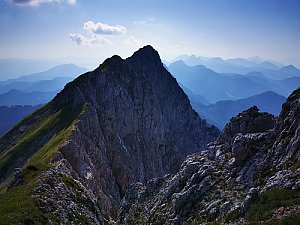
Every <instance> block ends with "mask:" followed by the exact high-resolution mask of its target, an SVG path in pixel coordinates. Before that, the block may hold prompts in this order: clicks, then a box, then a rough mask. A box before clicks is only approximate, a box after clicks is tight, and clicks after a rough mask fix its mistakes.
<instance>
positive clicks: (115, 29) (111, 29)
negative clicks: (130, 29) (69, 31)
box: [83, 21, 127, 35]
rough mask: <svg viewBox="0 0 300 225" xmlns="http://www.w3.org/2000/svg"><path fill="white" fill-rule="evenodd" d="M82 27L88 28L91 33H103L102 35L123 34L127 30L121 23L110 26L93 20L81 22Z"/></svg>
mask: <svg viewBox="0 0 300 225" xmlns="http://www.w3.org/2000/svg"><path fill="white" fill-rule="evenodd" d="M83 29H85V30H88V31H89V32H91V33H93V34H104V35H117V34H124V33H126V32H127V30H126V27H123V26H121V25H116V26H111V25H108V24H105V23H100V22H99V23H94V22H93V21H87V22H86V23H84V24H83Z"/></svg>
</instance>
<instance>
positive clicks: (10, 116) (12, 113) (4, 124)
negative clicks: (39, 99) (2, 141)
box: [0, 105, 41, 136]
mask: <svg viewBox="0 0 300 225" xmlns="http://www.w3.org/2000/svg"><path fill="white" fill-rule="evenodd" d="M40 107H41V105H36V106H31V105H24V106H22V105H16V106H12V107H7V106H0V119H1V121H0V136H1V135H3V134H4V133H5V132H7V131H8V130H9V129H11V128H12V127H13V126H14V125H15V124H16V123H18V122H19V121H20V120H22V119H23V118H24V117H25V116H27V115H29V114H31V113H32V112H34V111H35V110H37V109H38V108H40Z"/></svg>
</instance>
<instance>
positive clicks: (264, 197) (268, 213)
mask: <svg viewBox="0 0 300 225" xmlns="http://www.w3.org/2000/svg"><path fill="white" fill-rule="evenodd" d="M296 204H300V190H290V189H273V190H269V191H266V192H264V193H262V194H261V195H260V196H259V197H258V199H257V201H255V202H254V203H252V204H251V205H250V207H249V211H248V212H246V218H247V220H248V221H249V222H258V221H266V220H268V219H270V218H271V217H272V213H273V212H274V210H276V209H278V208H279V207H287V206H292V205H296Z"/></svg>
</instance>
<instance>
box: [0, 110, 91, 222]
mask: <svg viewBox="0 0 300 225" xmlns="http://www.w3.org/2000/svg"><path fill="white" fill-rule="evenodd" d="M86 108H87V105H86V104H85V105H83V106H82V107H79V108H78V109H72V108H68V107H65V108H64V109H62V110H60V111H59V112H57V113H55V114H53V115H49V116H48V117H46V118H42V119H41V120H39V121H38V122H37V124H36V125H34V126H33V127H35V128H36V129H30V130H31V132H29V133H28V134H27V132H26V133H25V134H24V135H22V137H20V140H19V139H18V140H17V143H16V144H15V145H14V146H13V149H11V151H12V152H13V153H12V154H10V157H8V158H6V159H9V160H8V161H5V162H6V163H9V162H10V161H11V160H15V157H20V155H21V156H22V155H24V154H28V152H27V151H28V150H27V149H26V146H27V147H30V144H32V142H33V141H34V140H35V139H36V138H42V137H43V133H44V132H54V134H53V136H52V137H51V139H50V140H49V141H48V142H47V143H46V144H45V145H44V146H43V147H41V148H40V150H39V151H37V152H35V153H34V154H33V155H32V156H31V157H30V158H29V159H28V161H27V163H25V164H24V165H23V167H22V172H21V174H20V178H21V184H20V185H17V186H15V187H13V188H12V189H10V190H9V191H4V190H3V189H2V190H0V193H2V194H1V195H0V224H1V225H2V224H46V223H47V220H48V219H51V221H56V219H55V218H52V217H51V215H50V214H46V213H44V212H42V211H41V210H39V208H38V206H37V202H35V200H34V199H33V198H32V197H31V195H32V194H33V190H34V188H35V185H36V181H37V178H38V177H39V175H40V174H41V173H42V172H44V171H45V170H47V169H49V168H51V166H53V163H51V159H52V158H53V157H54V156H55V155H56V154H57V151H58V149H59V148H60V146H61V145H63V144H64V143H65V141H66V140H67V138H68V137H69V135H70V134H71V132H72V130H73V129H74V126H75V124H76V123H77V121H78V118H79V116H80V115H81V114H82V113H84V112H85V110H86ZM47 126H49V127H50V128H51V129H52V130H49V129H50V128H49V127H47ZM24 142H26V143H24ZM22 151H25V153H22ZM2 159H3V158H2V157H1V158H0V160H2ZM0 163H2V164H0V165H3V162H2V161H0ZM11 163H12V164H13V162H11ZM0 168H1V169H2V170H3V166H2V167H0ZM7 186H8V185H6V188H7Z"/></svg>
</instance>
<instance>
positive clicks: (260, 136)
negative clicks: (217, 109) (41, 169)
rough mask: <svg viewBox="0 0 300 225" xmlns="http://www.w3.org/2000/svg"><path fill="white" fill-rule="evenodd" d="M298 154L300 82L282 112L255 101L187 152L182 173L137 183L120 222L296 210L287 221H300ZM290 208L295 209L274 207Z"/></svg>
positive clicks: (268, 217)
mask: <svg viewBox="0 0 300 225" xmlns="http://www.w3.org/2000/svg"><path fill="white" fill-rule="evenodd" d="M299 154H300V89H298V90H296V91H294V92H293V93H292V95H291V96H290V97H289V98H288V100H287V102H286V103H285V104H284V105H283V108H282V112H281V114H280V116H279V118H277V119H276V118H275V117H274V116H272V115H270V114H267V113H260V112H258V109H257V107H252V108H250V109H249V110H246V111H244V112H243V113H241V114H239V115H238V116H236V117H234V118H232V119H231V121H230V123H229V124H227V125H226V127H225V129H224V133H222V134H221V135H220V136H219V138H218V139H217V140H216V141H215V142H213V143H212V144H210V147H209V149H208V150H206V151H203V152H201V153H195V154H193V155H191V156H188V157H187V159H186V160H185V161H184V163H183V164H182V165H181V168H180V170H179V172H178V173H176V175H174V176H172V175H166V176H164V177H162V178H158V179H153V180H151V181H149V182H147V184H145V185H143V184H141V183H137V184H135V185H133V186H131V188H130V189H129V190H128V191H127V193H126V195H125V198H124V199H123V200H122V205H121V209H120V210H119V215H118V219H119V220H118V224H185V223H186V224H210V223H212V222H216V221H217V222H220V223H235V224H243V223H245V222H247V220H249V221H252V222H253V221H254V223H255V224H257V223H262V224H265V222H266V221H269V222H271V221H273V220H276V221H277V223H278V220H281V219H284V218H288V216H289V217H290V216H291V215H295V218H292V219H293V220H292V219H290V220H291V221H292V222H290V223H289V224H299V223H298V222H300V217H299V215H300V214H299V213H300V210H297V209H298V205H299V203H300V198H299V193H300V157H299ZM269 198H271V199H272V200H270V202H268V200H267V199H269ZM257 202H258V203H257ZM274 202H277V203H276V204H275V203H274ZM257 204H260V205H267V207H265V208H263V207H261V208H255V207H259V206H258V205H257ZM272 204H274V205H272ZM277 205H279V206H277ZM280 206H281V208H280ZM272 207H275V209H272ZM276 207H278V209H276ZM263 210H265V211H263ZM272 210H273V211H272ZM284 210H285V211H286V212H292V213H289V214H288V213H286V215H288V216H286V217H284V216H281V217H280V215H279V216H278V213H276V212H277V211H278V212H279V214H280V212H284ZM255 213H257V214H255ZM283 214H284V213H283ZM297 216H298V217H297ZM264 221H265V222H264ZM295 221H296V222H295ZM273 222H274V221H273ZM277 223H276V224H277Z"/></svg>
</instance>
